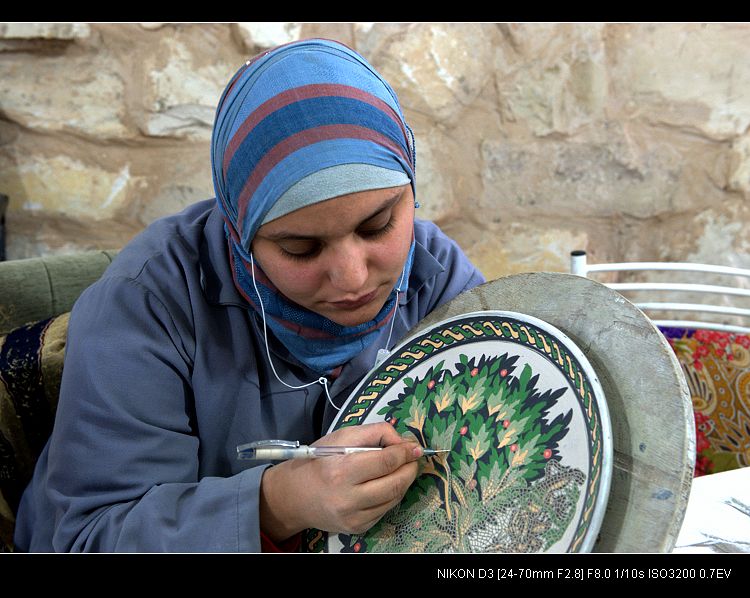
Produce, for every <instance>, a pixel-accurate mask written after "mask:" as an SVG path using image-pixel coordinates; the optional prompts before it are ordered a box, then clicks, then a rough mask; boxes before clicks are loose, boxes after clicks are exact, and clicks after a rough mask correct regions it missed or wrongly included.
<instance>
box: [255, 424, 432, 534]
mask: <svg viewBox="0 0 750 598" xmlns="http://www.w3.org/2000/svg"><path fill="white" fill-rule="evenodd" d="M314 445H320V446H383V447H385V448H384V449H383V450H382V451H371V452H362V453H355V454H351V455H340V456H332V457H322V458H318V459H295V460H290V461H285V462H283V463H279V464H278V465H275V466H273V467H269V468H268V469H266V471H265V473H264V474H263V479H262V482H261V487H260V526H261V529H262V530H263V532H264V533H265V534H266V535H267V536H268V537H270V538H271V539H272V540H274V541H276V542H280V541H282V540H285V539H287V538H289V537H291V536H292V535H294V534H296V533H298V532H301V531H302V530H304V529H307V528H316V529H320V530H323V531H327V532H332V533H347V534H358V533H363V532H365V531H367V530H368V529H370V527H372V526H373V525H374V524H375V523H377V521H378V520H379V519H380V518H381V517H382V516H383V515H385V513H386V512H388V511H389V510H390V509H392V508H393V507H395V506H396V505H397V504H398V503H399V502H401V499H402V498H403V496H404V494H405V493H406V490H407V489H408V488H409V486H410V485H411V484H412V482H413V481H414V479H415V478H416V477H417V472H418V463H417V460H418V459H419V458H420V457H421V456H422V448H421V447H420V446H419V445H418V444H417V443H416V442H413V441H410V440H406V439H404V438H402V437H401V436H399V434H398V432H396V431H395V430H394V429H393V426H391V425H390V424H389V423H378V424H367V425H362V426H352V427H349V428H341V429H339V430H336V431H335V432H332V433H331V434H328V435H326V436H324V437H323V438H321V439H320V440H318V441H317V442H315V443H314Z"/></svg>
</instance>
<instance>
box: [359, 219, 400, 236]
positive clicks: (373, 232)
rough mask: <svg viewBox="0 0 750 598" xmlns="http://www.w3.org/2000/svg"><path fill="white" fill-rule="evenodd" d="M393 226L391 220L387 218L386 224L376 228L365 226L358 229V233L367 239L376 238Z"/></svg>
mask: <svg viewBox="0 0 750 598" xmlns="http://www.w3.org/2000/svg"><path fill="white" fill-rule="evenodd" d="M392 228H393V220H389V221H388V223H387V224H385V225H384V226H381V227H378V228H371V227H367V228H364V229H360V231H359V234H360V235H361V236H363V237H365V238H367V239H377V238H378V237H382V236H383V235H385V234H387V233H388V232H390V230H391V229H392Z"/></svg>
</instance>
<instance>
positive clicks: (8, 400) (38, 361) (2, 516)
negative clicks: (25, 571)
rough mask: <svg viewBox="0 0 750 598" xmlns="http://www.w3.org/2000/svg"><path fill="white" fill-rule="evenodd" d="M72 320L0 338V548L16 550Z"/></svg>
mask: <svg viewBox="0 0 750 598" xmlns="http://www.w3.org/2000/svg"><path fill="white" fill-rule="evenodd" d="M69 319H70V314H68V313H65V314H62V315H59V316H57V317H54V318H48V319H45V320H42V321H40V322H35V323H32V324H28V325H25V326H21V327H19V328H17V329H15V330H12V331H11V332H9V333H8V334H6V335H3V336H0V552H11V551H12V550H13V528H14V524H15V514H16V510H17V508H18V502H19V500H20V499H21V494H22V493H23V490H24V488H25V487H26V485H27V484H28V483H29V481H30V480H31V477H32V475H33V472H34V465H35V464H36V461H37V459H38V457H39V454H40V453H41V451H42V449H43V448H44V445H45V443H46V442H47V438H48V437H49V435H50V433H51V431H52V424H53V422H54V418H55V410H56V408H57V399H58V395H59V393H60V379H61V376H62V367H63V357H64V354H65V343H66V339H67V332H68V321H69Z"/></svg>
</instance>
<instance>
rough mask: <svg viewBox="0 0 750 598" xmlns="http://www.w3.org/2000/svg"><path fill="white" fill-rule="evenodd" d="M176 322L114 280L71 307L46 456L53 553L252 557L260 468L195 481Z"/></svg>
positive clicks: (193, 437)
mask: <svg viewBox="0 0 750 598" xmlns="http://www.w3.org/2000/svg"><path fill="white" fill-rule="evenodd" d="M176 317H177V318H180V317H182V316H181V314H179V313H178V314H177V315H176ZM185 317H187V316H185ZM174 318H175V312H174V310H167V309H166V307H165V306H164V305H163V304H162V302H161V301H160V300H159V299H158V298H157V297H156V296H154V295H153V294H152V293H150V292H149V291H147V290H146V289H144V288H143V287H141V286H140V285H139V284H138V283H137V282H135V281H133V280H130V279H127V278H118V277H109V278H105V279H102V280H101V281H99V282H98V283H97V284H96V285H94V287H91V288H89V289H88V290H87V291H86V292H84V294H83V295H82V296H81V298H80V299H79V301H78V303H77V304H76V306H75V307H74V310H73V313H72V315H71V322H70V328H69V335H68V344H67V347H66V358H65V365H64V370H63V380H62V386H61V392H60V402H59V405H58V412H57V419H56V422H55V429H54V432H53V435H52V437H51V440H50V444H49V447H48V449H49V450H48V456H47V457H48V470H47V482H46V485H47V491H48V493H49V500H51V502H52V505H53V507H54V510H55V518H56V523H55V528H54V532H53V537H52V544H53V547H54V550H55V551H66V552H68V551H102V552H114V551H137V552H164V551H168V552H194V551H201V552H209V551H250V552H260V530H259V524H258V496H259V488H260V479H261V476H262V473H263V469H264V468H260V467H256V468H251V469H248V470H245V471H243V472H241V473H238V474H236V475H234V476H231V477H227V478H222V477H203V478H202V479H201V478H200V476H199V443H200V440H199V436H198V431H197V430H196V429H195V421H194V408H193V397H192V391H191V385H190V369H191V355H190V342H189V339H186V338H185V337H186V335H185V333H184V331H183V330H181V328H183V325H182V324H181V323H176V322H175V319H174Z"/></svg>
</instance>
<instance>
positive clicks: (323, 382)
mask: <svg viewBox="0 0 750 598" xmlns="http://www.w3.org/2000/svg"><path fill="white" fill-rule="evenodd" d="M250 270H251V274H252V277H253V288H255V294H256V295H258V302H259V303H260V314H261V317H262V318H263V340H264V342H265V345H266V355H267V356H268V363H269V364H270V365H271V371H273V375H274V376H276V379H277V380H278V381H279V382H281V383H282V384H283V385H284V386H286V387H287V388H292V389H295V390H298V389H300V388H307V387H308V386H313V385H315V384H321V385H322V386H323V389H324V390H325V391H326V397H328V402H329V403H330V404H331V406H332V407H333V408H334V409H335V410H336V411H339V410H340V409H341V407H337V406H336V405H335V404H334V402H333V400H332V399H331V393H329V392H328V379H327V378H326V377H325V376H321V377H320V378H318V379H317V380H316V381H315V382H308V383H307V384H302V385H301V386H293V385H291V384H287V383H286V382H284V381H283V380H282V379H281V378H280V377H279V375H278V373H276V368H275V367H274V365H273V359H271V350H270V349H269V348H268V329H267V328H266V310H265V309H264V308H263V298H262V297H261V296H260V292H259V291H258V285H257V284H255V261H254V260H253V254H252V253H251V254H250Z"/></svg>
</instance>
